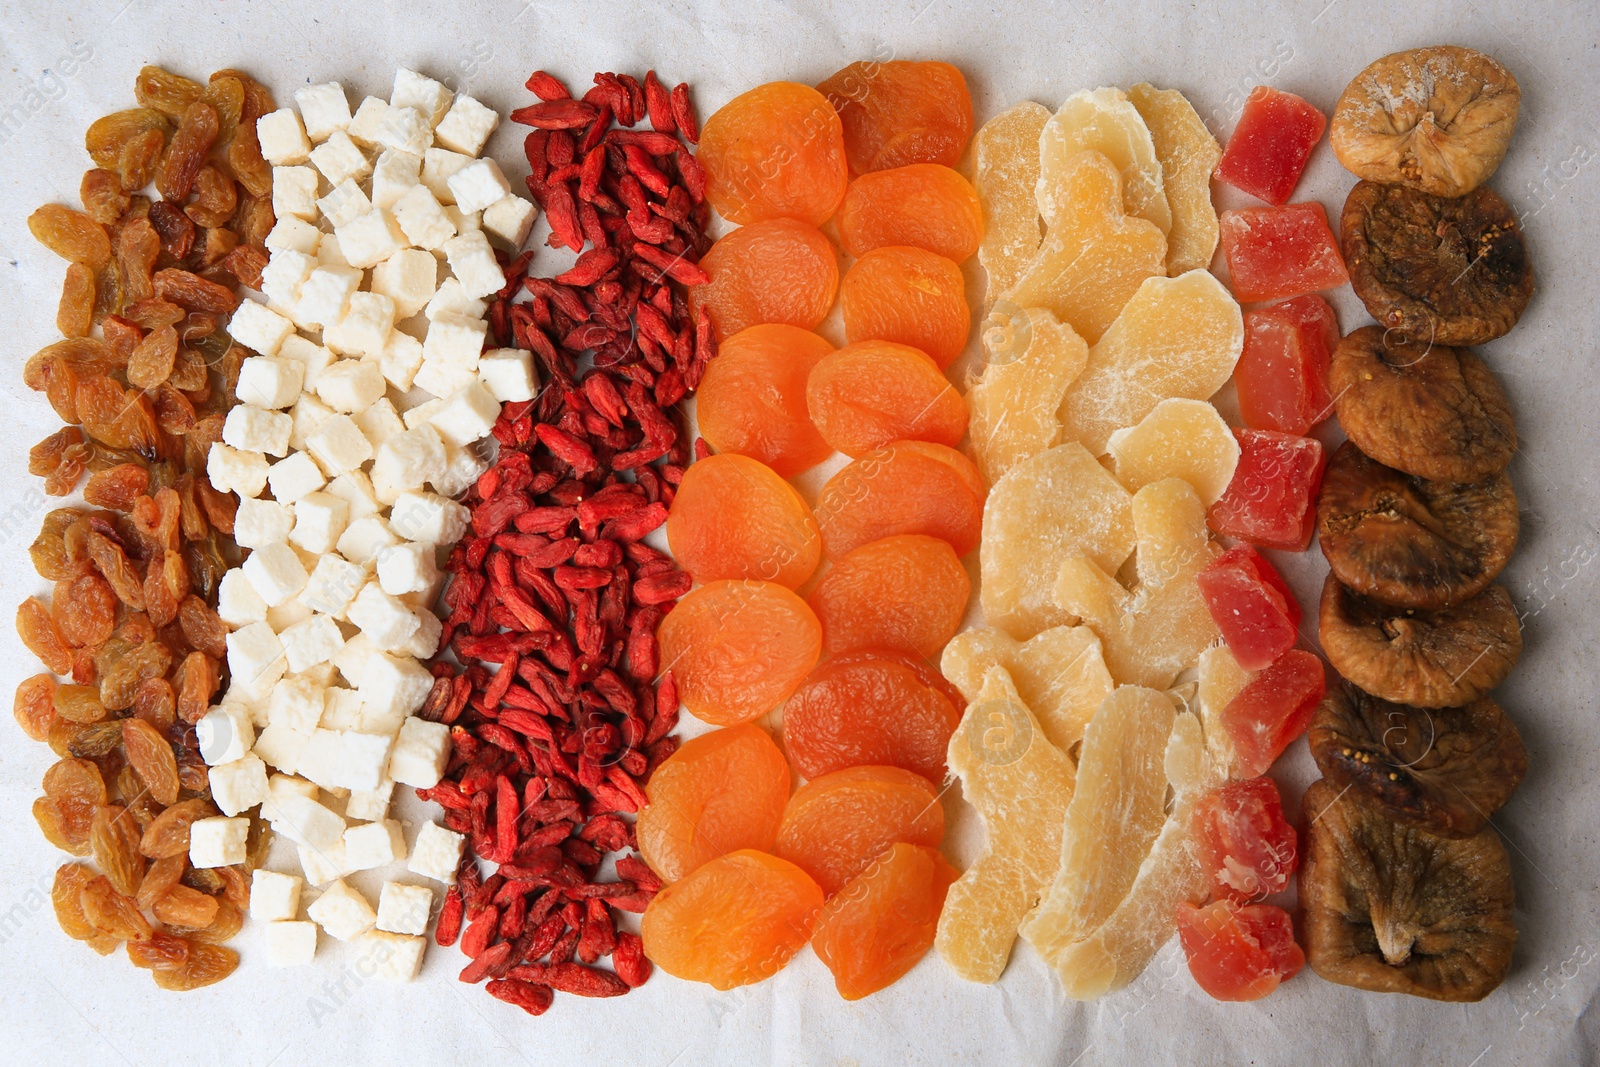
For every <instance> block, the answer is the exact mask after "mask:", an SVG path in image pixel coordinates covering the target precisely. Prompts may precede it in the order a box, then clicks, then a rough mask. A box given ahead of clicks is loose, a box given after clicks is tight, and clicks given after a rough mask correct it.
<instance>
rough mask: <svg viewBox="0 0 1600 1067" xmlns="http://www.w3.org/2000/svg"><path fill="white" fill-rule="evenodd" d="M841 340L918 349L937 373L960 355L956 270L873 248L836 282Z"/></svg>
mask: <svg viewBox="0 0 1600 1067" xmlns="http://www.w3.org/2000/svg"><path fill="white" fill-rule="evenodd" d="M839 311H840V313H841V314H842V315H843V316H844V335H845V339H846V340H847V341H850V342H851V343H854V342H856V341H894V342H896V343H898V344H902V345H910V346H911V347H912V348H918V349H921V350H922V351H923V352H925V353H927V354H928V356H929V357H930V358H931V359H932V360H933V361H934V362H935V363H937V364H939V366H940V367H941V368H943V367H948V366H949V365H950V364H951V363H952V362H954V360H955V358H956V357H957V356H959V355H961V351H962V349H964V348H965V347H966V344H967V331H968V329H969V328H970V327H971V314H970V312H969V311H968V309H967V291H966V280H965V279H964V278H963V277H962V276H961V268H960V267H959V266H957V265H956V264H955V262H954V261H952V260H949V259H946V258H945V257H944V256H941V255H938V254H936V253H933V252H929V251H927V250H926V249H923V248H912V247H910V246H909V245H886V246H884V247H882V248H874V249H873V250H872V251H871V252H868V253H867V254H866V255H864V256H862V257H861V258H860V259H858V260H856V261H855V263H854V264H852V265H851V267H850V269H849V270H848V271H846V272H845V275H844V278H843V280H841V281H840V282H839Z"/></svg>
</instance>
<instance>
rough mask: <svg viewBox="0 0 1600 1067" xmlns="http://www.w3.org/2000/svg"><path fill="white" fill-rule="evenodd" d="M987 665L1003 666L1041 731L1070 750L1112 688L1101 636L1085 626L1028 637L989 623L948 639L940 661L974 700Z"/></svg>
mask: <svg viewBox="0 0 1600 1067" xmlns="http://www.w3.org/2000/svg"><path fill="white" fill-rule="evenodd" d="M991 667H1004V668H1005V669H1006V673H1007V674H1009V675H1010V676H1011V680H1012V681H1013V682H1014V683H1015V684H1016V687H1017V692H1018V693H1019V694H1020V695H1021V696H1022V702H1023V703H1024V704H1026V705H1028V707H1029V708H1031V709H1032V710H1033V713H1034V714H1035V715H1036V716H1037V717H1038V719H1039V723H1040V725H1041V726H1043V727H1044V732H1045V736H1046V737H1048V738H1049V739H1050V741H1051V743H1052V744H1054V745H1055V746H1056V747H1057V748H1059V749H1060V750H1061V751H1063V752H1066V753H1068V754H1069V755H1070V754H1071V752H1072V746H1073V745H1076V744H1077V743H1078V742H1079V741H1081V740H1083V728H1084V727H1085V726H1087V725H1089V720H1090V719H1092V718H1094V713H1095V712H1096V711H1098V710H1099V708H1100V702H1101V701H1102V700H1104V699H1105V698H1106V697H1107V696H1109V695H1110V693H1111V690H1112V689H1113V688H1115V687H1116V683H1115V682H1113V681H1112V680H1111V672H1110V671H1109V670H1107V669H1106V661H1105V657H1104V655H1102V653H1101V651H1100V639H1099V638H1098V637H1096V636H1095V635H1094V631H1093V630H1091V629H1089V628H1088V627H1087V626H1053V627H1051V628H1050V629H1048V630H1045V631H1044V632H1043V633H1039V634H1035V635H1034V636H1033V637H1030V638H1029V639H1028V640H1026V641H1017V640H1015V639H1014V638H1012V637H1011V635H1010V634H1007V633H1006V632H1005V631H1003V630H997V629H995V628H994V627H992V626H986V627H984V628H983V629H980V630H968V631H966V632H965V633H960V634H957V635H956V636H955V637H953V638H951V639H950V643H949V644H947V645H945V646H944V657H943V659H942V660H941V661H940V663H939V668H940V670H942V671H943V672H944V676H945V678H946V679H948V680H949V681H950V683H951V684H952V685H954V686H955V687H956V688H957V689H959V690H961V695H962V696H964V697H966V698H967V700H969V701H972V700H976V699H978V692H979V690H980V689H982V687H983V679H984V675H985V674H987V673H988V671H989V668H991Z"/></svg>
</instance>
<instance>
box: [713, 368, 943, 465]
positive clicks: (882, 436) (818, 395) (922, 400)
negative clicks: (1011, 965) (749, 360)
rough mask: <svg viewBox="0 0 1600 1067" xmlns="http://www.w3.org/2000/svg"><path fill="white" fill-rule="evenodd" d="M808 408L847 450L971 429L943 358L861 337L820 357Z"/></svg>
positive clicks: (825, 434) (829, 438)
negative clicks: (943, 368) (940, 362)
mask: <svg viewBox="0 0 1600 1067" xmlns="http://www.w3.org/2000/svg"><path fill="white" fill-rule="evenodd" d="M722 358H723V353H722V352H719V353H718V355H717V359H718V360H721V359H722ZM712 366H713V367H714V366H716V364H715V363H713V364H712ZM707 377H708V378H709V377H710V374H709V372H708V373H707ZM702 403H703V401H702ZM806 408H807V410H809V411H810V413H811V421H812V422H813V423H815V424H816V428H817V430H818V431H819V432H820V433H821V434H822V439H823V440H825V441H826V442H827V443H828V444H830V445H832V446H833V447H834V448H837V449H838V450H839V451H840V452H843V453H844V454H845V455H847V456H860V455H864V454H866V453H868V452H871V451H872V450H873V449H875V448H882V447H883V446H884V445H886V444H888V443H889V442H890V441H898V440H906V441H932V442H934V443H935V444H941V445H949V446H950V447H952V448H953V447H955V446H956V445H957V444H958V443H960V441H961V438H962V437H964V436H966V432H967V402H966V401H965V400H963V399H962V398H961V394H960V393H958V392H956V390H955V387H954V386H952V385H951V384H950V382H949V381H947V380H946V379H945V376H944V374H943V373H941V372H940V370H939V365H938V364H937V363H935V362H934V361H933V360H931V359H929V358H928V357H927V356H926V355H924V354H923V353H922V352H920V351H918V350H917V349H915V348H912V347H910V346H909V345H900V344H895V343H893V342H891V341H857V342H856V343H855V344H850V345H845V346H844V347H843V348H841V349H839V350H838V351H837V352H834V353H832V354H830V355H827V356H825V357H824V358H823V359H821V360H820V361H818V363H817V364H816V366H815V367H814V368H813V369H812V371H811V377H810V378H809V379H808V380H807V382H806Z"/></svg>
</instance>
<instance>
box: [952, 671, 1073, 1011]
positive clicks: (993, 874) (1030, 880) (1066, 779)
mask: <svg viewBox="0 0 1600 1067" xmlns="http://www.w3.org/2000/svg"><path fill="white" fill-rule="evenodd" d="M949 760H950V770H951V772H952V773H953V774H955V776H956V777H957V778H959V779H961V789H962V792H963V793H964V794H965V796H966V798H967V802H968V803H970V804H971V805H972V806H973V807H974V808H976V809H977V810H978V815H979V816H980V817H981V818H982V819H983V824H984V829H985V832H986V835H987V840H986V841H985V843H984V849H983V854H982V855H980V856H979V857H978V858H977V860H975V861H974V862H973V864H972V866H970V867H968V868H967V870H966V872H965V873H964V874H962V875H961V877H960V878H958V879H956V881H955V883H954V884H953V885H951V886H950V894H949V896H947V897H946V898H945V904H944V911H943V912H942V913H941V914H940V916H939V930H938V934H937V936H936V938H935V940H934V944H935V945H936V946H937V947H938V949H939V955H940V956H942V957H943V958H944V960H945V962H946V963H948V964H949V965H950V967H951V969H952V970H954V971H955V972H956V973H957V974H959V975H960V976H961V977H963V978H965V979H967V980H969V981H973V982H993V981H995V980H997V979H998V978H999V977H1000V974H1001V972H1003V971H1004V970H1005V969H1006V961H1007V960H1008V959H1009V958H1010V957H1011V946H1012V944H1013V943H1014V942H1015V941H1016V939H1017V927H1018V926H1020V925H1021V923H1022V920H1023V919H1024V918H1025V917H1026V916H1027V914H1028V912H1029V911H1031V910H1032V909H1033V907H1034V906H1035V905H1036V904H1037V903H1038V902H1039V897H1040V895H1041V894H1042V893H1043V892H1044V889H1045V887H1046V886H1048V885H1049V884H1050V880H1051V878H1052V877H1053V876H1054V875H1055V872H1056V866H1057V865H1058V864H1059V863H1060V862H1061V829H1062V824H1063V818H1064V816H1065V814H1066V810H1067V804H1068V802H1069V801H1070V800H1071V799H1072V781H1073V768H1072V761H1071V760H1070V759H1068V758H1067V756H1066V754H1065V753H1063V752H1062V751H1061V750H1060V749H1058V748H1056V747H1055V746H1054V745H1052V744H1051V743H1050V742H1049V740H1048V739H1047V738H1046V737H1045V734H1044V730H1043V728H1042V727H1041V726H1040V724H1039V721H1038V719H1037V718H1035V717H1034V714H1033V712H1032V711H1030V710H1029V709H1028V706H1027V705H1026V704H1025V703H1023V701H1022V698H1021V697H1020V696H1018V695H1017V690H1016V686H1014V685H1013V684H1012V682H1011V678H1010V676H1009V675H1008V674H1007V673H1006V671H1005V668H1003V667H991V668H989V670H988V671H987V672H986V673H985V675H984V679H983V686H982V688H981V689H980V690H979V691H978V696H977V699H976V700H974V701H973V702H972V703H971V704H969V705H968V706H967V710H966V712H965V713H964V714H963V715H962V717H961V725H960V726H959V727H957V728H956V732H955V733H954V734H953V735H952V736H951V738H950V749H949Z"/></svg>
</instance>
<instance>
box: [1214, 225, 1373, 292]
mask: <svg viewBox="0 0 1600 1067" xmlns="http://www.w3.org/2000/svg"><path fill="white" fill-rule="evenodd" d="M1219 222H1220V224H1221V227H1222V252H1223V254H1224V255H1225V256H1227V257H1228V273H1229V274H1230V275H1231V276H1232V281H1233V295H1234V296H1236V297H1238V298H1239V300H1240V301H1242V302H1243V303H1246V304H1248V303H1251V302H1253V301H1257V300H1282V299H1283V298H1284V297H1289V296H1299V295H1301V294H1302V293H1314V292H1317V291H1318V290H1320V289H1333V288H1336V287H1337V286H1340V285H1343V284H1344V283H1345V282H1347V281H1349V280H1350V275H1349V273H1348V272H1347V271H1346V270H1345V269H1344V257H1343V256H1341V255H1340V254H1339V242H1338V241H1337V240H1335V239H1334V236H1333V231H1332V230H1331V229H1329V228H1328V213H1327V212H1326V211H1324V210H1323V209H1322V205H1321V204H1318V203H1316V202H1314V201H1313V202H1311V203H1306V204H1285V205H1284V206H1282V207H1250V208H1243V209H1240V210H1238V211H1224V212H1223V213H1222V218H1221V219H1220V220H1219Z"/></svg>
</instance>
